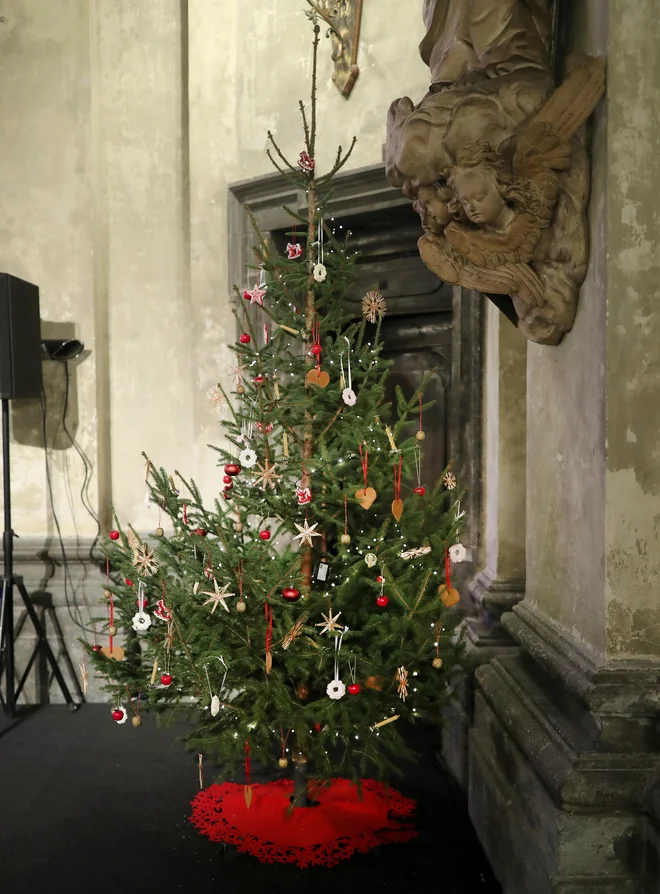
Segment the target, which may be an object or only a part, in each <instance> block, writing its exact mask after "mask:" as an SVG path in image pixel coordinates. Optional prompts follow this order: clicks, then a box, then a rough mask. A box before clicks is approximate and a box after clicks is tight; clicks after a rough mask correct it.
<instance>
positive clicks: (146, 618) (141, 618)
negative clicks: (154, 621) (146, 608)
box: [133, 612, 151, 632]
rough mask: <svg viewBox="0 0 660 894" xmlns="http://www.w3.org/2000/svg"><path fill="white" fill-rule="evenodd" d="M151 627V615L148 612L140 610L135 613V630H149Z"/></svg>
mask: <svg viewBox="0 0 660 894" xmlns="http://www.w3.org/2000/svg"><path fill="white" fill-rule="evenodd" d="M150 627H151V616H150V615H148V614H147V613H146V612H138V613H137V615H133V630H137V631H138V632H139V631H140V630H148V629H149V628H150Z"/></svg>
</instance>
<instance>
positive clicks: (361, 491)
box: [355, 487, 377, 509]
mask: <svg viewBox="0 0 660 894" xmlns="http://www.w3.org/2000/svg"><path fill="white" fill-rule="evenodd" d="M376 497H377V494H376V491H375V490H374V489H373V487H360V488H358V489H357V490H356V491H355V499H356V500H357V501H358V503H359V504H360V506H362V508H363V509H369V508H370V507H371V506H372V504H373V502H374V500H375V499H376Z"/></svg>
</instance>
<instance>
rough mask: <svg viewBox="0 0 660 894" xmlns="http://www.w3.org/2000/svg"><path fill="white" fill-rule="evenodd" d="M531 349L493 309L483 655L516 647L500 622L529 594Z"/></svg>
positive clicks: (487, 382)
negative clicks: (528, 398) (527, 492)
mask: <svg viewBox="0 0 660 894" xmlns="http://www.w3.org/2000/svg"><path fill="white" fill-rule="evenodd" d="M526 381H527V341H526V339H524V338H523V337H522V336H521V334H520V333H519V332H518V331H517V330H516V329H515V327H514V326H512V324H511V323H510V322H509V320H507V319H506V317H504V316H503V315H502V314H501V313H500V311H499V310H498V309H497V308H496V307H495V305H494V304H491V303H490V302H488V303H487V309H486V362H485V366H484V413H483V418H484V423H483V431H484V439H483V442H484V457H483V467H484V475H483V481H484V484H483V504H484V513H483V528H484V536H483V547H482V554H483V558H482V562H481V563H480V565H481V570H480V571H479V573H478V574H477V576H476V577H475V578H474V580H473V581H472V582H471V584H470V588H469V589H470V593H471V594H472V597H473V599H474V600H475V606H476V608H477V616H476V618H475V619H474V620H472V621H471V622H470V623H469V625H468V631H469V637H470V641H471V643H472V644H473V645H474V646H475V649H476V650H477V651H478V652H479V653H481V654H480V656H479V658H478V663H480V664H481V663H482V662H483V661H485V660H487V659H488V658H490V657H492V649H493V648H494V649H498V648H499V647H501V646H502V645H510V644H511V642H512V640H511V638H510V637H509V635H508V634H507V633H506V631H505V630H504V629H503V627H502V625H501V623H500V619H501V617H502V614H503V613H504V612H505V611H510V610H511V609H512V608H513V606H514V605H515V604H516V603H517V602H519V601H520V600H521V599H522V597H523V593H524V590H525V454H526V412H527V410H526Z"/></svg>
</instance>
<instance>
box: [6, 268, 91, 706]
mask: <svg viewBox="0 0 660 894" xmlns="http://www.w3.org/2000/svg"><path fill="white" fill-rule="evenodd" d="M41 359H42V346H41V320H40V316H39V289H38V288H37V286H35V285H32V284H31V283H28V282H24V281H23V280H22V279H18V278H17V277H15V276H11V275H10V274H8V273H0V400H1V401H2V471H3V481H2V485H3V497H4V532H3V535H2V552H3V558H4V563H3V573H2V579H1V581H0V682H1V681H2V677H3V676H4V679H5V694H4V697H3V695H2V691H1V690H0V701H1V702H2V705H3V708H4V711H5V713H6V714H7V716H9V717H15V716H16V703H17V701H18V697H19V696H20V694H21V692H22V690H23V687H24V685H25V683H26V681H27V678H28V675H29V673H30V670H31V669H32V666H33V664H34V662H35V661H36V659H37V656H38V655H39V654H40V652H43V654H44V655H45V657H46V660H47V662H48V664H49V665H50V667H51V669H52V671H53V674H54V676H55V679H56V680H57V683H58V685H59V687H60V689H61V690H62V694H63V696H64V699H65V701H66V703H67V704H68V705H69V708H70V709H71V710H72V711H75V710H76V709H77V708H78V707H79V705H78V704H77V703H76V702H75V701H74V700H73V698H72V696H71V693H70V692H69V689H68V687H67V685H66V682H65V680H64V677H63V675H62V672H61V670H60V667H59V665H58V663H57V659H56V658H55V654H54V653H53V650H52V649H51V647H50V643H49V642H48V639H47V637H46V633H45V631H44V628H43V625H42V623H41V621H40V620H39V616H38V614H37V612H36V611H35V608H34V606H33V605H32V602H31V601H30V597H29V595H28V592H27V590H26V589H25V585H24V583H23V578H22V577H18V576H16V575H15V574H14V554H13V547H14V531H13V530H12V525H11V469H10V453H9V447H10V435H11V432H10V421H9V401H10V400H15V399H17V398H27V397H40V396H41V392H42V390H43V379H42V370H41ZM14 590H16V591H17V592H18V593H19V595H20V596H21V599H22V600H23V604H24V605H25V610H26V612H27V614H28V617H29V619H30V621H31V622H32V626H33V627H34V630H35V633H36V635H37V643H36V646H35V648H34V651H33V653H32V656H31V657H30V660H29V661H28V663H27V665H26V667H25V670H24V672H23V675H22V677H21V679H20V681H19V683H18V685H16V674H15V670H16V669H15V665H14Z"/></svg>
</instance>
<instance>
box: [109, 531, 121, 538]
mask: <svg viewBox="0 0 660 894" xmlns="http://www.w3.org/2000/svg"><path fill="white" fill-rule="evenodd" d="M108 536H109V537H110V540H119V531H110V534H109V535H108Z"/></svg>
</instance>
